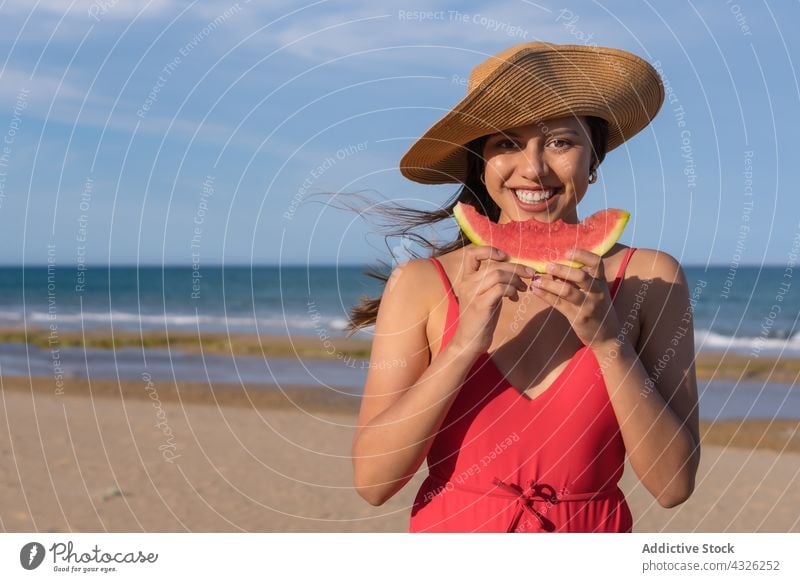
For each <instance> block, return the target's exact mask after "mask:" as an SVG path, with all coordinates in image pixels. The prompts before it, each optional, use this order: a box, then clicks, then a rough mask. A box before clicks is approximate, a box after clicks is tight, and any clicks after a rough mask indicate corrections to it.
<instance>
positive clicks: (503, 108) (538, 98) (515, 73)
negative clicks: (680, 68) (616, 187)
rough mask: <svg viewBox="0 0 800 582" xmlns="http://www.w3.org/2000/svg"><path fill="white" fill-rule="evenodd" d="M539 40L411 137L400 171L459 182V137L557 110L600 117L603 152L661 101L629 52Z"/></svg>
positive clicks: (657, 83) (653, 78)
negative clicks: (604, 131) (605, 142)
mask: <svg viewBox="0 0 800 582" xmlns="http://www.w3.org/2000/svg"><path fill="white" fill-rule="evenodd" d="M542 44H543V46H537V47H531V48H525V49H522V50H520V51H519V52H517V53H516V54H514V55H513V56H511V57H509V58H508V59H506V60H505V61H504V62H503V63H502V64H500V65H499V66H498V67H497V68H496V69H495V70H494V71H492V72H491V73H490V74H489V75H488V76H487V77H486V79H484V80H483V81H482V82H481V83H480V85H478V86H477V87H475V88H474V89H472V90H470V91H469V92H468V94H467V96H466V97H464V99H462V100H461V101H460V102H459V103H458V104H457V105H456V106H455V107H453V109H452V110H450V111H449V112H448V113H447V114H446V115H445V116H444V117H443V118H442V119H440V120H439V121H437V122H436V123H435V124H434V125H433V126H431V128H430V129H428V131H426V132H425V133H424V134H423V135H422V137H420V138H419V139H418V140H417V141H416V142H414V144H412V146H411V147H410V148H409V149H408V151H407V152H406V153H405V154H404V155H403V157H402V158H401V160H400V172H401V173H402V174H403V176H405V177H406V178H408V179H409V180H413V181H415V182H420V183H423V184H446V183H463V182H464V180H465V179H466V171H467V152H466V149H465V148H464V146H465V145H466V144H467V143H469V142H470V141H472V140H474V139H476V138H479V137H482V136H484V135H488V134H492V133H496V132H500V131H503V130H506V129H510V128H512V127H520V126H523V125H529V124H532V123H541V122H544V121H546V120H548V119H555V118H560V117H573V116H575V117H578V116H589V115H591V116H596V117H600V118H602V119H605V120H606V121H607V122H608V128H609V136H608V137H609V139H608V147H607V150H608V151H610V150H612V149H614V148H616V147H618V146H619V145H621V144H622V143H624V142H625V141H626V140H628V139H630V138H631V137H633V136H634V135H636V134H637V133H639V132H640V131H641V130H642V129H644V128H645V127H646V126H647V125H648V124H649V123H650V121H651V120H652V119H653V118H654V117H655V115H656V114H657V113H658V110H659V109H660V108H661V105H662V103H663V101H664V88H663V85H662V83H661V79H660V77H659V76H658V73H657V72H656V70H655V69H654V68H653V67H652V66H651V65H650V64H649V63H647V62H646V61H645V60H643V59H641V58H639V57H637V56H636V55H633V54H631V53H629V52H626V51H622V50H617V49H611V48H605V47H589V46H582V45H549V44H544V43H542Z"/></svg>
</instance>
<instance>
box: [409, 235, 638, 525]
mask: <svg viewBox="0 0 800 582" xmlns="http://www.w3.org/2000/svg"><path fill="white" fill-rule="evenodd" d="M634 250H635V249H634V248H629V249H628V252H627V253H626V255H625V258H624V259H623V261H622V265H621V266H620V269H619V272H618V273H617V277H616V279H615V280H614V284H613V286H612V288H611V297H612V298H613V297H614V296H615V295H616V291H617V288H618V287H619V285H620V283H621V281H622V277H623V274H624V273H625V267H626V266H627V264H628V261H629V259H630V257H631V254H632V253H633V251H634ZM431 260H432V261H433V263H434V264H435V265H436V267H437V269H438V270H439V274H440V275H441V277H442V281H443V283H444V286H445V288H446V289H447V295H448V309H447V321H446V324H445V333H444V337H443V338H442V344H441V345H442V348H441V349H444V346H445V345H446V344H447V342H448V341H449V340H450V339H451V337H452V335H453V333H454V332H455V330H456V328H457V327H458V311H459V306H458V301H457V299H456V296H455V293H453V289H452V287H451V286H450V281H449V279H448V278H447V275H446V274H445V271H444V269H443V268H442V266H441V264H440V263H439V261H437V260H436V259H435V258H432V259H431ZM427 461H428V472H429V474H428V477H427V478H426V479H425V481H424V482H423V483H422V486H421V487H420V489H419V492H418V493H417V496H416V499H415V500H414V506H413V508H412V510H411V519H410V523H409V531H411V532H540V531H560V532H630V531H631V529H632V525H633V519H632V516H631V513H630V510H629V509H628V504H627V503H626V501H625V496H624V494H623V493H622V490H621V489H620V488H619V487H618V486H617V482H618V481H619V479H620V477H622V472H623V470H624V463H625V446H624V444H623V441H622V436H621V435H620V432H619V425H618V424H617V419H616V416H615V415H614V410H613V408H612V406H611V402H610V401H609V398H608V392H607V388H606V385H605V382H604V381H603V376H602V371H601V369H600V366H599V363H598V361H597V358H596V357H595V355H594V352H592V350H591V349H589V348H588V347H587V346H583V347H581V348H580V349H578V351H577V352H575V355H574V356H573V357H572V359H571V360H570V362H569V364H568V365H567V367H566V368H565V369H564V371H563V372H562V373H561V375H560V376H559V377H558V378H556V380H555V381H554V382H553V384H552V385H551V386H550V387H549V388H548V389H547V390H545V391H544V392H543V393H541V394H540V395H539V396H537V397H536V398H534V399H533V400H531V399H530V398H528V397H527V396H525V395H523V394H522V393H521V392H520V391H519V390H517V389H516V388H515V387H514V386H513V385H511V384H510V383H509V382H508V380H507V379H506V378H505V377H504V376H503V375H502V373H501V372H500V370H499V369H498V368H497V367H496V366H495V365H494V363H493V361H492V359H491V358H490V357H489V354H488V353H487V352H484V353H483V354H482V355H481V356H480V357H478V359H477V360H476V361H475V364H474V366H473V367H472V369H471V370H470V372H469V373H468V374H467V378H466V380H465V381H464V385H463V386H462V388H461V390H460V392H459V393H458V396H457V397H456V399H455V401H454V402H453V405H452V407H451V408H450V410H449V411H448V413H447V416H446V418H445V420H444V422H443V423H442V427H441V429H440V430H439V433H438V434H437V435H436V437H435V439H434V441H433V444H432V446H431V448H430V451H429V452H428V458H427Z"/></svg>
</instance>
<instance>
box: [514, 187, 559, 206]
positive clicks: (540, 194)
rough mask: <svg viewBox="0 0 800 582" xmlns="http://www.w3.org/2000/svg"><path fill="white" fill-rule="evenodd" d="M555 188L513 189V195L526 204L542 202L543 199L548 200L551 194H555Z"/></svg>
mask: <svg viewBox="0 0 800 582" xmlns="http://www.w3.org/2000/svg"><path fill="white" fill-rule="evenodd" d="M555 193H556V190H555V188H548V189H546V190H514V195H515V196H516V197H517V198H518V199H519V200H520V201H522V202H525V203H526V204H532V203H533V202H542V201H543V200H549V199H550V198H552V197H553V196H555Z"/></svg>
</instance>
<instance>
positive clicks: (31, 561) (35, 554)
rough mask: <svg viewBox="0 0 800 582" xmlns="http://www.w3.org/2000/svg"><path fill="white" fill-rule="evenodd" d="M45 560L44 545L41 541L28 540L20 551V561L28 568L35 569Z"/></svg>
mask: <svg viewBox="0 0 800 582" xmlns="http://www.w3.org/2000/svg"><path fill="white" fill-rule="evenodd" d="M42 561H44V546H43V545H42V544H40V543H39V542H28V543H27V544H25V545H24V546H22V549H21V550H20V552H19V563H20V564H22V567H23V568H25V569H26V570H35V569H36V568H38V567H39V566H40V565H41V564H42Z"/></svg>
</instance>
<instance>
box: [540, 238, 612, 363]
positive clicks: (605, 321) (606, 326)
mask: <svg viewBox="0 0 800 582" xmlns="http://www.w3.org/2000/svg"><path fill="white" fill-rule="evenodd" d="M566 258H567V259H568V260H572V261H575V262H578V263H582V264H583V267H581V268H580V269H576V268H574V267H567V266H566V265H560V264H557V263H548V273H549V274H550V276H551V277H552V278H550V277H548V276H547V275H542V274H538V277H539V278H538V279H537V278H536V277H534V281H533V282H532V283H531V290H532V291H533V292H534V293H536V295H538V296H539V297H541V298H542V299H543V300H544V301H545V302H547V303H549V304H550V305H552V306H553V307H554V308H555V309H557V310H558V311H560V312H561V313H562V314H563V315H564V317H566V318H567V321H569V323H570V325H571V326H572V328H573V329H574V330H575V333H576V334H577V336H578V337H579V338H580V340H581V341H582V342H583V343H584V345H586V346H589V347H590V348H593V347H597V346H600V345H601V344H604V343H610V342H612V341H614V340H615V339H616V336H617V332H618V331H619V320H618V319H617V314H616V312H615V311H614V309H612V306H611V295H610V294H609V290H608V284H607V283H606V279H605V275H604V272H603V260H602V259H601V258H600V257H599V256H598V255H596V254H595V253H593V252H591V251H588V250H586V249H574V250H573V251H572V253H571V254H568V255H567V256H566Z"/></svg>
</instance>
